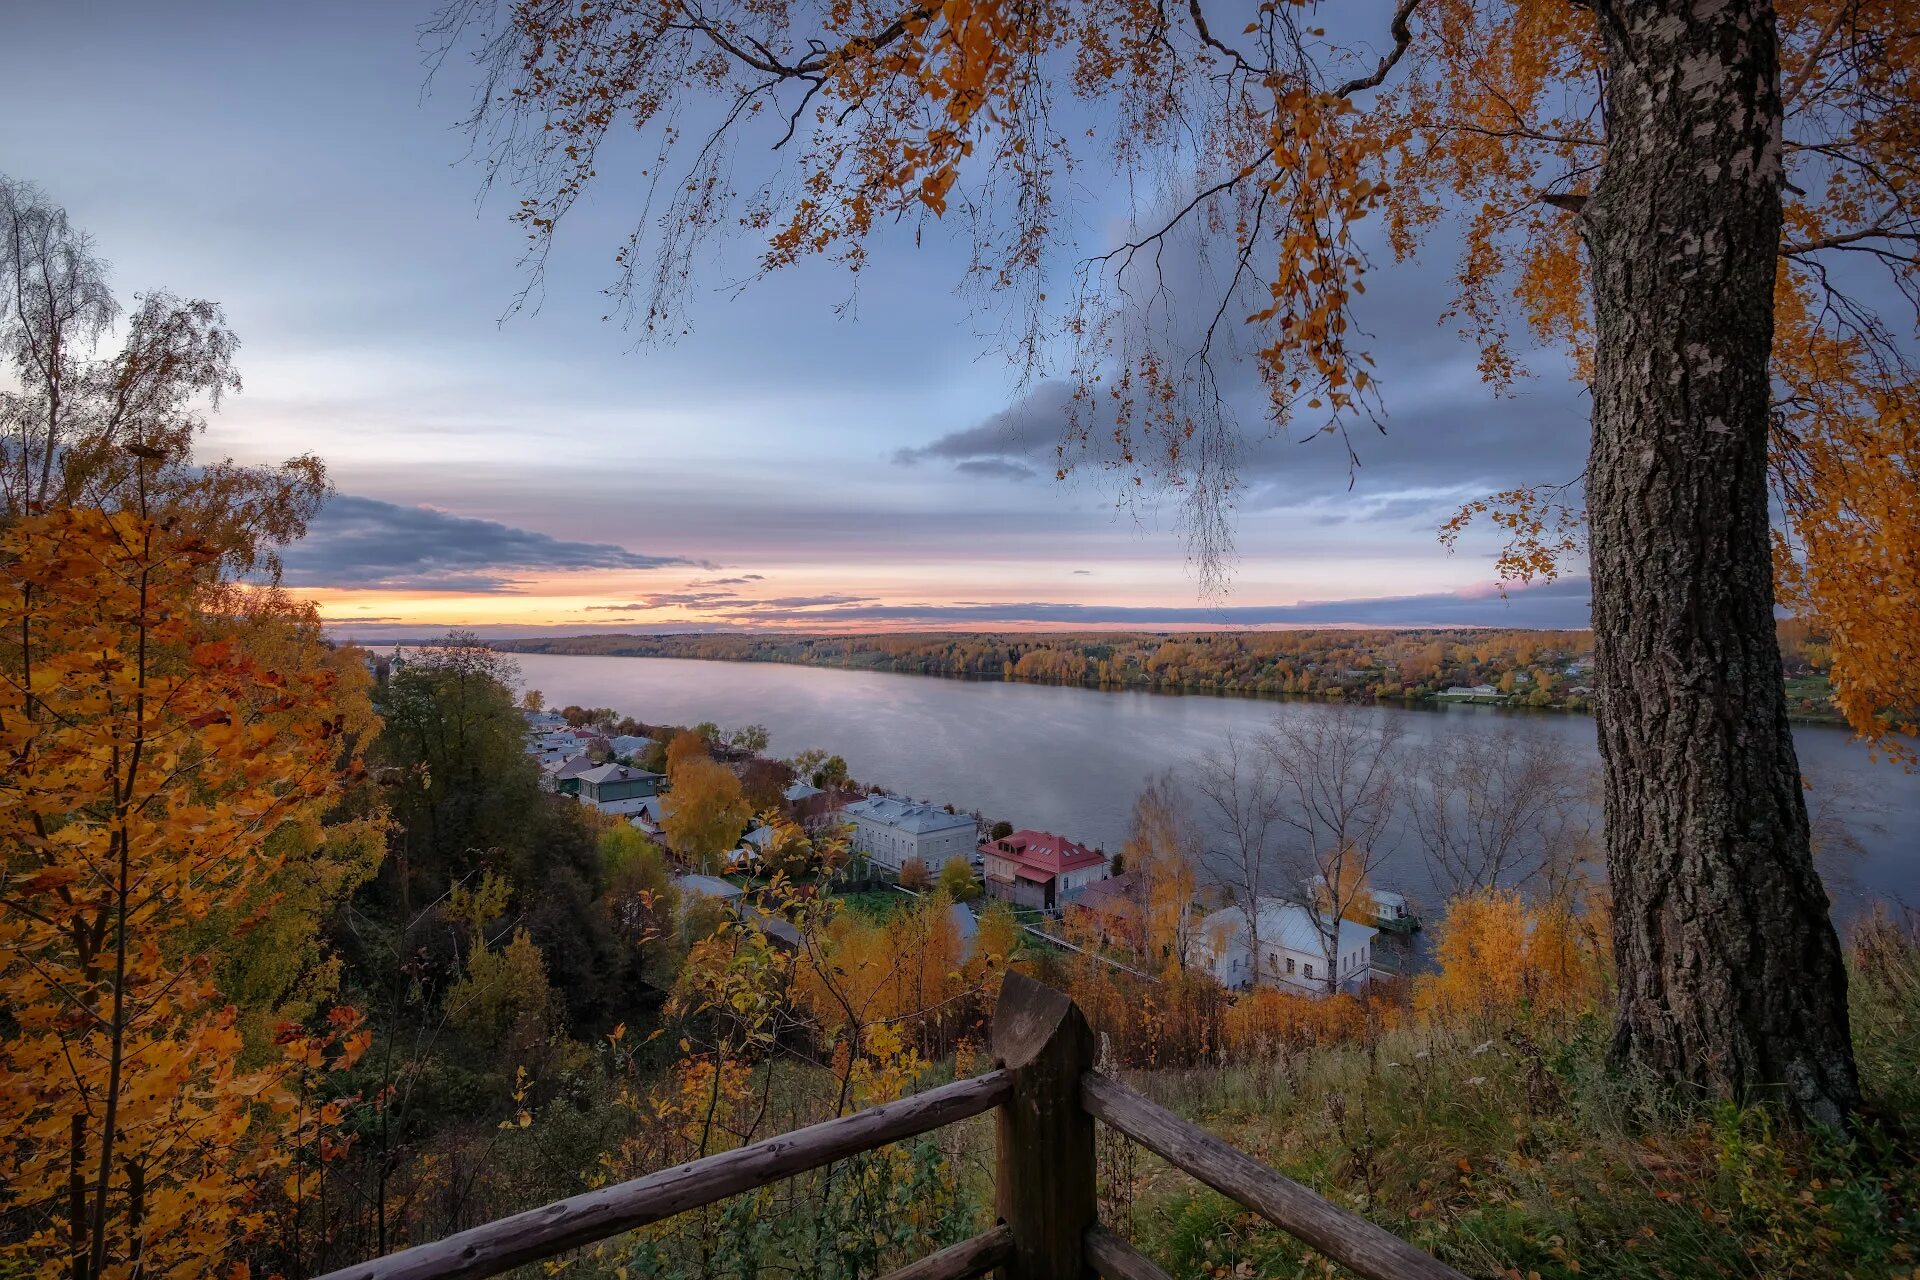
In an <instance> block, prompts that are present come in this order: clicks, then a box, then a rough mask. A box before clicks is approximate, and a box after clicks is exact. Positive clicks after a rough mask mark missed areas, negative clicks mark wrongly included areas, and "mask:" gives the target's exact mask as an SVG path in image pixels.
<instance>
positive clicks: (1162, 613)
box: [715, 578, 1591, 629]
mask: <svg viewBox="0 0 1920 1280" xmlns="http://www.w3.org/2000/svg"><path fill="white" fill-rule="evenodd" d="M1590 598H1591V590H1590V588H1589V585H1588V583H1587V581H1586V579H1584V578H1577V579H1565V580H1562V581H1559V582H1553V583H1543V584H1540V585H1538V586H1533V587H1523V588H1516V589H1514V590H1512V591H1510V592H1509V593H1508V594H1507V595H1506V596H1501V595H1498V594H1496V593H1488V592H1469V593H1433V594H1428V595H1409V596H1388V597H1382V598H1377V599H1369V600H1319V601H1302V602H1301V603H1299V604H1286V605H1224V606H1220V607H1217V608H1206V607H1190V608H1179V607H1168V606H1149V605H1099V604H1065V603H1059V602H1053V601H1015V602H1004V603H1003V602H996V603H984V602H979V601H969V600H960V601H954V602H952V603H948V604H885V603H881V602H879V601H877V600H872V599H861V598H858V597H836V596H818V597H811V598H805V597H803V598H800V599H795V598H791V597H789V598H781V599H773V600H742V601H739V602H738V603H737V604H735V605H732V606H721V607H719V608H717V609H716V610H715V612H716V613H717V614H718V615H719V616H720V617H721V618H723V619H724V620H725V621H727V622H729V623H732V624H735V625H744V626H801V627H804V626H822V625H830V626H834V627H846V626H849V625H855V624H860V625H864V624H869V623H871V624H874V625H876V626H881V627H901V626H915V627H923V626H955V627H962V628H982V627H991V626H996V625H1007V624H1010V623H1021V624H1026V625H1039V626H1057V627H1060V628H1064V629H1071V628H1074V627H1086V626H1138V627H1145V628H1149V629H1160V628H1178V627H1196V626H1198V627H1207V626H1230V627H1262V626H1269V627H1271V626H1380V627H1529V628H1532V627H1543V628H1555V629H1562V628H1565V629H1578V628H1584V627H1586V626H1587V625H1588V621H1589V603H1590Z"/></svg>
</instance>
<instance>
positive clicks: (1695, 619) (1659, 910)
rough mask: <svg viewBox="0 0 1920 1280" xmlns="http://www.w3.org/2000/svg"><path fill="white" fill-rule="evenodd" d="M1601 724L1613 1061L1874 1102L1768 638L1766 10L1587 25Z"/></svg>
mask: <svg viewBox="0 0 1920 1280" xmlns="http://www.w3.org/2000/svg"><path fill="white" fill-rule="evenodd" d="M1594 8H1595V9H1596V11H1597V12H1598V15H1599V18H1600V25H1601V29H1602V32H1603V34H1604V38H1605V41H1606V48H1607V59H1608V70H1609V80H1608V84H1607V101H1606V109H1607V129H1608V150H1607V160H1606V169H1605V173H1604V176H1603V177H1602V178H1601V180H1600V182H1599V184H1598V186H1597V188H1596V190H1595V192H1594V195H1593V198H1592V199H1591V200H1590V201H1589V202H1588V204H1587V206H1586V208H1585V210H1584V213H1583V216H1582V224H1583V226H1582V229H1583V234H1584V236H1585V239H1586V244H1587V248H1588V251H1589V253H1590V254H1591V256H1592V260H1593V281H1594V284H1593V288H1594V310H1595V317H1596V325H1597V329H1596V367H1595V378H1594V411H1593V449H1592V456H1591V459H1590V463H1589V472H1588V484H1589V493H1588V504H1589V515H1590V520H1591V534H1592V572H1593V623H1594V635H1595V653H1594V657H1595V664H1596V668H1597V670H1598V672H1599V681H1598V690H1599V698H1598V703H1597V708H1596V709H1597V713H1598V715H1597V719H1598V723H1599V732H1600V753H1601V758H1602V761H1603V764H1604V770H1605V810H1606V843H1607V867H1608V871H1609V874H1610V877H1611V879H1612V885H1613V895H1614V921H1613V933H1614V953H1615V959H1616V961H1617V964H1618V966H1619V974H1620V1006H1619V1012H1618V1016H1617V1020H1616V1024H1615V1031H1614V1042H1613V1050H1614V1056H1615V1060H1616V1062H1617V1063H1620V1064H1622V1065H1632V1066H1635V1067H1639V1068H1642V1069H1646V1070H1650V1071H1651V1072H1652V1073H1653V1074H1654V1075H1655V1076H1656V1077H1658V1078H1660V1079H1663V1080H1667V1081H1672V1082H1679V1083H1685V1084H1690V1085H1694V1086H1697V1087H1698V1088H1699V1089H1700V1090H1701V1091H1702V1092H1703V1093H1705V1094H1706V1095H1707V1096H1711V1097H1732V1098H1736V1099H1742V1100H1746V1099H1757V1098H1765V1097H1776V1098H1778V1097H1784V1100H1785V1101H1786V1102H1787V1103H1788V1104H1789V1105H1790V1106H1791V1107H1792V1108H1793V1109H1794V1110H1795V1111H1796V1112H1797V1113H1798V1114H1799V1115H1801V1116H1802V1117H1804V1118H1807V1119H1811V1120H1816V1121H1823V1122H1829V1123H1836V1124H1837V1123H1843V1122H1844V1119H1845V1117H1846V1114H1847V1113H1848V1111H1850V1110H1851V1109H1852V1108H1853V1107H1854V1106H1855V1105H1856V1104H1857V1102H1858V1100H1859V1083H1858V1077H1857V1075H1856V1073H1855V1070H1854V1062H1853V1053H1852V1048H1851V1042H1850V1039H1849V1035H1848V1027H1847V999H1846V973H1845V970H1844V969H1843V967H1842V964H1841V956H1840V947H1839V942H1838V939H1837V938H1836V936H1835V933H1834V929H1833V925H1832V922H1831V920H1830V919H1829V916H1828V902H1827V895H1826V891H1825V890H1824V888H1823V887H1822V886H1821V883H1820V880H1819V878H1818V876H1817V875H1816V874H1815V872H1814V868H1813V859H1812V855H1811V852H1810V849H1809V842H1808V828H1807V811H1806V805H1805V802H1804V799H1803V797H1802V795H1801V789H1800V769H1799V764H1798V761H1797V759H1796V758H1795V755H1794V747H1793V739H1792V736H1791V734H1790V732H1789V728H1788V724H1787V708H1786V697H1785V692H1784V690H1783V688H1782V684H1781V674H1780V655H1779V649H1778V644H1777V641H1776V639H1775V635H1774V616H1773V575H1772V559H1771V546H1770V541H1769V533H1768V503H1767V491H1766V453H1767V429H1768V416H1769V413H1770V401H1771V392H1770V382H1769V376H1768V366H1769V360H1770V356H1771V350H1772V344H1773V290H1774V275H1775V269H1776V265H1775V264H1776V257H1777V251H1778V245H1779V237H1780V220H1781V207H1780V181H1781V168H1780V125H1781V121H1780V102H1779V93H1778V88H1777V83H1776V82H1777V74H1778V48H1777V33H1776V30H1775V18H1774V13H1773V9H1772V6H1771V5H1770V4H1769V3H1766V0H1636V2H1635V3H1625V2H1623V0H1615V2H1613V3H1607V2H1604V0H1594Z"/></svg>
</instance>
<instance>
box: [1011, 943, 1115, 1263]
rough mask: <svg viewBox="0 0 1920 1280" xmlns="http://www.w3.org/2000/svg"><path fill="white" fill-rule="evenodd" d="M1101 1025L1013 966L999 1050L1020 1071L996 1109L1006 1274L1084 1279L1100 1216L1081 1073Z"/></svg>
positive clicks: (1090, 1058) (1090, 1122) (1059, 993)
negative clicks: (1089, 1241) (1090, 1232)
mask: <svg viewBox="0 0 1920 1280" xmlns="http://www.w3.org/2000/svg"><path fill="white" fill-rule="evenodd" d="M1093 1049H1094V1045H1093V1031H1092V1029H1091V1028H1089V1027H1088V1026H1087V1019H1086V1017H1085V1015H1083V1014H1082V1013H1081V1012H1080V1010H1079V1008H1078V1007H1077V1006H1076V1005H1075V1004H1074V1003H1073V1001H1072V1000H1070V999H1068V998H1067V995H1066V993H1065V992H1062V991H1055V990H1054V989H1053V988H1052V987H1048V986H1044V985H1042V984H1040V983H1038V982H1035V981H1034V980H1033V979H1031V978H1027V977H1023V976H1022V975H1020V974H1018V973H1009V974H1007V976H1006V980H1005V981H1004V982H1003V983H1002V985H1001V987H1000V1002H999V1004H998V1005H997V1006H996V1007H995V1009H994V1014H993V1054H994V1057H995V1058H996V1059H998V1060H999V1063H1000V1065H1001V1066H1003V1067H1005V1068H1006V1069H1007V1070H1008V1071H1009V1072H1011V1073H1012V1075H1013V1094H1012V1096H1011V1097H1010V1098H1009V1099H1008V1100H1007V1101H1006V1102H1005V1103H1003V1104H1002V1105H1001V1107H1000V1109H999V1111H998V1112H997V1113H996V1115H997V1118H996V1121H995V1127H996V1136H997V1139H998V1141H997V1144H996V1147H997V1156H998V1162H999V1178H998V1187H997V1191H996V1195H995V1202H996V1204H997V1206H998V1209H999V1214H1000V1220H1001V1221H1002V1222H1004V1223H1005V1224H1006V1225H1007V1227H1008V1229H1009V1230H1010V1231H1011V1232H1012V1233H1013V1256H1012V1257H1011V1258H1010V1259H1008V1261H1007V1263H1006V1265H1005V1266H1004V1267H1002V1268H1001V1270H1000V1275H1001V1277H1002V1280H1083V1278H1084V1277H1086V1276H1088V1275H1090V1274H1091V1271H1090V1269H1089V1268H1088V1266H1087V1262H1086V1251H1085V1245H1084V1239H1085V1235H1086V1231H1087V1228H1089V1227H1091V1226H1093V1225H1094V1224H1095V1221H1096V1218H1097V1215H1098V1206H1097V1203H1096V1199H1095V1186H1094V1179H1095V1172H1094V1155H1093V1116H1092V1115H1090V1114H1089V1113H1088V1112H1087V1110H1086V1109H1085V1108H1084V1107H1082V1106H1081V1105H1080V1078H1081V1077H1082V1076H1083V1075H1085V1074H1086V1072H1087V1071H1088V1070H1090V1069H1091V1068H1092V1066H1093Z"/></svg>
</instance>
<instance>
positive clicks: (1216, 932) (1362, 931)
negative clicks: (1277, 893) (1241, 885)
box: [1200, 898, 1380, 956]
mask: <svg viewBox="0 0 1920 1280" xmlns="http://www.w3.org/2000/svg"><path fill="white" fill-rule="evenodd" d="M1246 919H1247V917H1246V913H1245V912H1244V911H1242V910H1241V909H1240V908H1239V907H1228V908H1227V909H1226V910H1224V911H1216V912H1214V913H1213V914H1212V915H1210V916H1208V917H1207V918H1206V919H1205V920H1203V921H1201V924H1200V936H1201V937H1203V938H1212V937H1220V936H1226V937H1232V936H1233V935H1234V934H1238V933H1241V932H1243V931H1244V930H1245V928H1246ZM1379 932H1380V931H1379V930H1378V929H1375V928H1374V927H1373V926H1371V925H1364V924H1355V923H1354V922H1353V921H1351V920H1342V921H1341V922H1340V935H1339V941H1338V944H1337V945H1336V946H1335V948H1334V949H1335V950H1336V951H1337V952H1339V953H1340V954H1341V955H1345V954H1346V953H1347V952H1348V951H1351V950H1353V949H1354V948H1356V947H1358V946H1360V945H1361V944H1362V943H1364V942H1366V941H1367V940H1368V939H1369V938H1371V937H1373V936H1374V935H1375V934H1377V933H1379ZM1260 944H1261V945H1262V946H1281V947H1285V948H1286V949H1287V950H1289V951H1299V952H1302V953H1304V954H1306V955H1310V956H1317V955H1320V954H1321V953H1322V952H1324V951H1325V949H1326V947H1325V944H1324V943H1323V942H1322V941H1321V938H1320V929H1319V926H1318V925H1316V924H1315V923H1314V919H1313V914H1312V913H1311V912H1309V911H1308V910H1307V909H1306V908H1305V907H1303V906H1301V905H1300V904H1299V903H1297V902H1288V901H1287V900H1286V899H1284V898H1262V899H1260Z"/></svg>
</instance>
